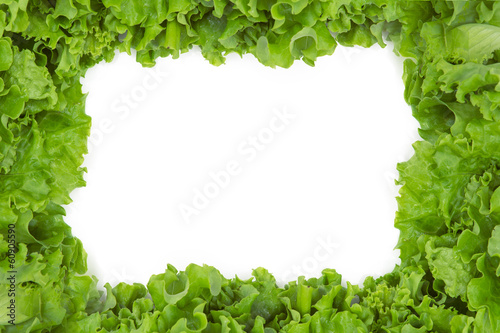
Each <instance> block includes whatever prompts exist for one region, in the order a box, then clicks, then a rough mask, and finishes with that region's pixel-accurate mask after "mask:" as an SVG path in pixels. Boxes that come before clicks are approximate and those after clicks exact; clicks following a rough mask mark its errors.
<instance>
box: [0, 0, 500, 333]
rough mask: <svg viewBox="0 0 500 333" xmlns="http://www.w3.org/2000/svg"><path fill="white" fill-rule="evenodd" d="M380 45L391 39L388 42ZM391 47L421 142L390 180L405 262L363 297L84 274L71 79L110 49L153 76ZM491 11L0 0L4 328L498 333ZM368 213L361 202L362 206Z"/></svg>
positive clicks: (265, 2) (498, 180)
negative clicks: (198, 53)
mask: <svg viewBox="0 0 500 333" xmlns="http://www.w3.org/2000/svg"><path fill="white" fill-rule="evenodd" d="M384 37H385V38H384ZM385 41H390V42H391V44H392V45H394V50H395V52H396V53H398V54H400V55H401V56H404V57H407V60H406V61H405V77H404V82H405V86H406V90H405V96H404V97H405V98H406V101H407V102H408V104H410V105H411V107H412V110H413V114H414V116H415V118H416V119H417V120H418V121H419V122H420V127H421V128H420V134H421V136H422V138H423V141H420V142H417V143H415V144H414V148H415V155H414V156H413V157H412V158H411V159H410V160H409V161H407V162H405V163H401V164H400V165H399V166H398V170H399V172H400V179H399V184H401V185H402V188H401V190H400V194H401V196H400V197H399V198H398V204H399V209H398V212H397V216H396V221H395V226H396V227H397V228H398V229H400V231H401V233H400V239H399V242H398V244H397V247H398V248H399V249H400V250H401V260H402V264H401V266H400V267H399V266H398V267H396V268H395V269H394V271H393V272H392V273H390V274H387V275H386V276H384V277H381V278H379V279H376V280H375V279H373V278H367V279H366V281H365V283H364V286H363V287H361V286H353V285H350V284H349V283H348V284H347V287H343V286H342V284H341V277H340V275H338V274H337V273H336V272H335V271H334V270H329V269H327V270H325V271H324V272H323V275H322V276H321V277H319V278H317V279H316V278H313V279H309V280H306V279H304V278H299V279H298V281H293V282H290V283H289V284H287V285H286V286H284V287H282V288H280V287H278V286H277V285H276V281H275V280H274V278H273V277H272V275H270V274H269V273H268V272H267V271H266V270H264V269H257V270H255V271H254V278H252V279H250V280H246V281H243V280H240V279H238V278H234V279H226V278H224V277H223V276H222V275H221V274H220V273H219V272H218V271H217V270H216V269H215V268H213V267H208V266H203V267H200V266H196V265H190V266H188V267H187V268H186V269H185V271H181V272H179V271H177V270H176V269H175V268H173V267H171V266H168V267H167V269H166V270H165V272H164V273H162V274H159V275H154V276H152V277H151V279H150V281H149V283H148V284H147V286H143V285H141V284H133V285H128V284H125V283H121V284H118V285H116V286H114V287H113V286H110V285H106V291H100V290H98V289H97V287H96V285H97V280H96V279H95V278H93V277H89V276H87V275H84V274H85V272H86V270H87V268H86V254H85V252H84V250H83V247H82V244H81V242H80V241H79V240H78V239H77V238H75V237H74V236H73V235H72V234H71V229H70V227H69V226H68V225H67V224H66V223H65V222H64V220H63V216H64V209H63V208H62V207H61V205H63V204H68V203H70V202H71V199H70V196H69V195H70V193H71V191H72V190H73V189H74V188H75V187H79V186H84V181H83V177H82V174H83V172H84V170H83V169H81V168H80V165H81V163H82V161H83V157H82V156H83V154H85V153H86V140H87V137H88V135H89V130H90V119H89V117H88V116H86V115H85V110H84V102H85V96H84V95H83V94H82V93H81V86H80V84H79V78H80V77H81V76H83V75H85V71H86V70H87V69H88V68H90V67H91V66H93V65H95V64H96V63H98V62H99V61H101V60H106V61H110V60H111V59H112V58H113V56H114V52H115V51H116V50H118V51H122V52H129V53H130V52H131V51H132V50H135V51H136V52H137V60H138V61H139V62H141V63H142V64H143V65H144V66H153V65H154V63H155V59H156V58H158V57H165V56H172V57H173V58H177V57H178V56H179V54H180V53H183V52H186V51H188V50H189V49H191V48H192V47H193V46H195V45H197V46H199V47H200V48H201V50H202V53H203V55H204V56H205V57H206V58H207V59H208V60H209V62H210V63H212V64H214V65H220V64H222V63H224V61H225V58H224V56H225V55H226V54H228V53H231V52H235V53H238V54H245V53H251V54H253V55H254V56H255V57H256V58H257V59H258V60H259V61H260V62H261V63H263V64H264V65H267V66H281V67H289V66H291V65H292V64H293V62H294V61H295V60H298V59H302V60H303V61H305V62H306V63H307V64H309V65H314V61H315V60H316V59H317V57H320V56H324V55H329V54H332V53H333V51H334V50H335V47H336V45H337V44H342V45H345V46H353V45H361V46H364V47H369V46H371V45H373V44H375V43H378V44H379V45H381V46H385ZM499 57H500V3H498V2H493V1H442V0H431V1H396V0H324V1H322V0H213V1H205V0H170V1H159V0H146V1H135V0H103V1H99V0H64V1H46V0H33V1H28V0H0V249H1V252H0V280H1V281H3V282H2V284H0V307H1V308H4V307H5V305H6V303H5V302H7V301H8V297H7V284H4V282H5V281H6V279H7V271H8V270H9V269H8V261H7V257H6V253H7V249H8V242H7V239H6V236H7V228H8V225H9V224H15V228H16V236H17V253H16V263H17V267H16V269H17V271H18V273H17V285H16V288H17V292H18V297H17V300H18V307H17V318H16V323H17V325H16V326H11V325H7V321H8V318H7V317H6V316H4V315H3V313H4V312H1V313H2V315H0V325H3V326H0V332H41V331H47V330H50V331H54V332H229V331H238V332H243V331H246V332H258V333H271V332H278V331H290V332H332V331H335V332H336V331H341V332H457V333H458V332H462V333H463V332H472V331H474V332H497V331H499V330H500V307H499V305H498V304H499V303H500V227H499V224H500V67H499V65H498V61H499V60H500V59H499ZM360 204H361V205H362V203H360Z"/></svg>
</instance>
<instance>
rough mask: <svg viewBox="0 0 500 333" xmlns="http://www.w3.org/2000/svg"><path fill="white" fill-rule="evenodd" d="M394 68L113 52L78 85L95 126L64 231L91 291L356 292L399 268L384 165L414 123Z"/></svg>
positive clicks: (395, 62)
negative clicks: (244, 285)
mask: <svg viewBox="0 0 500 333" xmlns="http://www.w3.org/2000/svg"><path fill="white" fill-rule="evenodd" d="M401 77H402V60H401V59H398V58H397V57H396V56H395V55H394V54H393V53H392V51H391V50H390V48H387V49H384V50H382V49H380V48H379V47H373V48H371V49H368V50H365V49H346V48H341V47H339V48H338V49H337V51H336V53H335V55H333V56H331V57H323V58H321V59H319V60H318V61H317V64H316V67H314V68H311V67H309V66H307V65H305V64H303V63H301V62H296V64H295V65H294V66H292V68H290V69H286V70H285V69H271V68H267V67H264V66H263V65H261V64H259V63H258V62H257V61H256V60H255V59H254V58H253V57H252V56H248V57H244V59H240V58H239V57H238V56H230V57H229V58H228V60H227V64H226V65H223V66H221V67H213V66H211V65H209V64H208V62H207V61H206V60H204V59H203V58H202V57H201V54H200V52H199V51H197V50H194V51H192V52H189V53H188V54H184V55H182V56H181V58H180V59H178V60H172V59H160V60H159V61H158V64H157V65H156V67H155V68H154V69H144V68H142V67H141V66H140V65H139V64H137V63H136V62H135V60H134V57H131V56H128V55H125V54H120V55H118V56H117V57H116V59H115V60H114V61H113V62H112V63H110V64H105V63H103V64H99V65H97V66H95V67H94V68H92V69H91V70H89V71H88V73H87V75H86V77H85V78H84V79H82V82H83V83H84V90H85V91H88V92H89V95H88V98H87V112H88V114H90V115H91V116H92V118H93V125H92V136H91V138H90V141H89V146H90V150H91V152H90V154H89V155H88V156H87V157H86V160H85V166H86V167H87V168H88V174H86V180H87V187H86V188H82V189H78V190H76V191H75V192H73V194H72V198H73V200H74V203H73V204H71V205H69V206H68V207H67V211H68V217H67V221H68V223H69V224H70V225H71V226H72V227H73V232H74V234H75V235H76V236H77V237H79V238H80V239H81V240H82V241H83V244H84V247H85V250H86V251H87V252H88V255H89V273H90V274H95V275H96V276H98V277H99V278H100V280H101V283H104V282H110V283H111V284H116V283H118V282H120V281H125V282H129V283H130V282H141V283H147V281H148V279H149V277H150V276H151V274H158V273H161V272H163V271H164V269H165V267H166V265H167V263H171V264H173V265H174V266H175V267H177V268H178V269H180V270H183V269H184V268H185V267H186V266H187V265H188V264H189V263H196V264H208V265H213V266H215V267H216V268H218V269H219V270H220V271H221V272H222V274H223V275H225V276H226V277H228V278H229V277H234V275H238V276H239V277H241V278H248V277H250V274H251V269H253V268H257V267H259V266H262V267H265V268H267V269H268V270H269V271H270V272H271V273H273V274H274V275H275V276H276V278H277V280H278V281H279V282H280V283H284V282H288V281H291V280H294V279H296V278H297V277H298V276H300V275H305V276H306V277H318V276H319V275H320V274H321V270H322V269H324V268H335V269H336V270H337V271H338V272H340V273H341V274H342V275H343V277H344V279H346V280H348V281H350V282H352V283H360V282H361V280H362V279H363V278H364V277H365V276H367V275H375V276H378V275H381V274H384V273H386V272H389V271H391V270H392V269H393V267H394V264H396V263H397V262H398V255H399V253H398V252H397V251H394V250H393V248H394V246H395V244H396V242H397V237H398V231H397V230H396V229H395V228H394V226H393V221H394V214H395V211H396V209H397V205H396V200H395V197H396V195H397V187H396V186H395V184H394V179H395V178H396V177H397V173H396V164H397V162H400V161H404V160H406V159H408V158H409V157H410V156H411V154H412V153H413V149H412V148H411V144H412V143H413V142H414V141H415V140H416V139H417V123H416V121H415V120H414V119H413V117H412V115H411V110H410V108H409V107H408V106H407V105H406V104H405V102H404V99H403V89H404V87H403V84H402V82H401Z"/></svg>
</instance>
